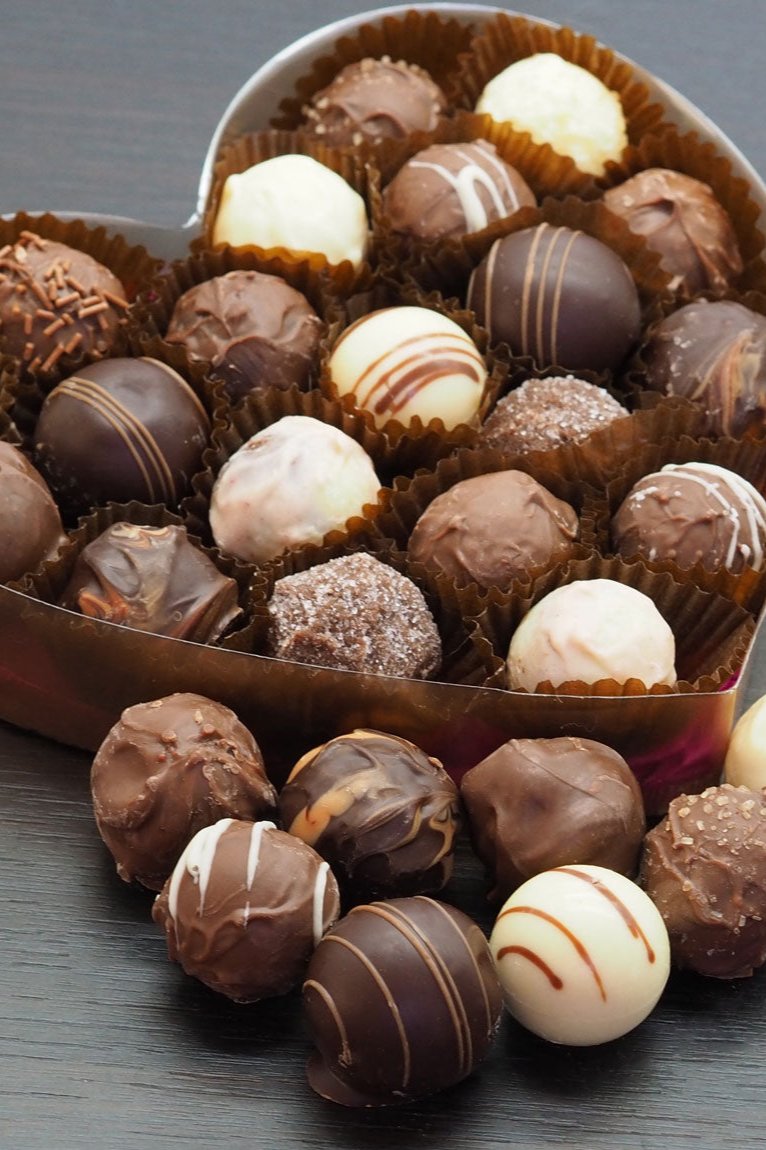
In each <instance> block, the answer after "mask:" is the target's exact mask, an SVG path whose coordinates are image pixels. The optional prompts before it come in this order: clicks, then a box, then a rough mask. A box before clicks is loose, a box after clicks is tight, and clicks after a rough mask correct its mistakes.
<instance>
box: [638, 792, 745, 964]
mask: <svg viewBox="0 0 766 1150" xmlns="http://www.w3.org/2000/svg"><path fill="white" fill-rule="evenodd" d="M641 882H642V884H643V886H644V888H645V889H646V892H647V894H648V895H649V896H650V898H651V899H652V901H653V902H654V903H655V905H656V906H657V908H658V910H659V912H660V914H661V915H662V917H663V919H664V920H665V925H666V926H667V928H668V934H669V935H670V950H671V955H672V958H673V962H674V963H675V965H676V966H678V967H682V968H684V969H687V970H694V971H696V972H697V973H698V974H706V975H710V976H711V977H713V978H743V977H745V976H747V975H749V974H752V973H753V970H755V969H756V967H759V966H761V965H763V963H764V962H766V799H765V798H764V794H763V791H751V790H748V789H747V787H733V786H731V784H729V783H723V784H722V785H721V786H719V787H708V788H707V790H705V791H703V792H702V794H700V795H680V796H679V797H678V798H675V799H673V801H672V802H671V803H670V806H669V808H668V813H667V816H666V818H664V819H663V821H662V822H661V823H659V824H658V825H657V826H656V827H655V828H654V829H653V830H651V831H650V832H649V834H648V835H647V836H646V841H645V847H644V855H643V859H642V863H641Z"/></svg>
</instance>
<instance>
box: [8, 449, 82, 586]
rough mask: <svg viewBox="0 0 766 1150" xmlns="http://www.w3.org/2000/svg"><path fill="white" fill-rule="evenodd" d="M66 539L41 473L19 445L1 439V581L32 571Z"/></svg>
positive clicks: (55, 552)
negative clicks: (15, 445) (14, 445)
mask: <svg viewBox="0 0 766 1150" xmlns="http://www.w3.org/2000/svg"><path fill="white" fill-rule="evenodd" d="M65 542H66V535H65V534H64V529H63V527H62V525H61V516H60V515H59V511H58V508H57V507H56V504H55V503H54V501H53V496H52V495H51V493H50V491H49V489H48V485H47V484H46V482H45V480H44V479H43V477H42V475H41V474H40V472H39V471H38V470H37V469H36V468H35V467H33V466H32V464H31V463H30V462H29V460H28V459H27V457H26V455H24V454H23V453H22V452H21V451H20V450H19V449H18V447H13V446H12V445H11V444H10V443H3V442H0V543H1V544H2V545H1V546H0V583H7V582H9V581H10V580H12V579H20V578H21V576H22V575H24V574H25V573H26V572H27V571H34V569H35V568H36V567H39V566H40V564H41V563H42V562H43V560H45V559H53V558H54V557H55V556H56V554H57V552H58V550H59V548H60V547H61V545H62V544H63V543H65Z"/></svg>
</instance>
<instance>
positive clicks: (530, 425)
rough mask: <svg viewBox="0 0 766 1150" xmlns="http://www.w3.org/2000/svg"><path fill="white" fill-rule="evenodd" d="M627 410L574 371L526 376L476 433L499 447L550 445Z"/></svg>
mask: <svg viewBox="0 0 766 1150" xmlns="http://www.w3.org/2000/svg"><path fill="white" fill-rule="evenodd" d="M627 414H628V412H627V411H626V410H625V408H624V407H622V406H621V404H619V403H618V402H617V400H616V399H614V397H613V396H611V395H610V394H609V392H608V391H605V390H604V388H603V387H597V386H596V384H594V383H588V381H587V380H585V379H577V378H576V377H575V376H571V375H567V376H546V377H545V378H543V379H527V380H525V382H524V383H522V384H521V386H520V387H516V388H514V389H513V391H510V392H509V393H508V394H507V395H504V396H503V397H502V399H500V400H499V401H498V402H497V404H496V406H495V407H494V408H493V410H492V411H491V413H490V415H489V416H488V417H487V419H486V420H485V421H484V423H483V425H482V428H481V430H480V432H479V435H478V444H479V446H482V447H496V448H497V449H498V450H499V451H505V452H510V453H513V452H517V451H518V452H522V453H524V452H527V451H550V450H551V449H552V448H555V447H562V446H564V444H567V443H582V441H583V440H584V439H587V438H588V436H589V435H592V434H593V432H594V431H600V430H601V429H602V428H604V427H607V426H608V425H609V424H610V423H611V422H612V421H613V420H615V419H622V418H623V417H624V416H626V415H627Z"/></svg>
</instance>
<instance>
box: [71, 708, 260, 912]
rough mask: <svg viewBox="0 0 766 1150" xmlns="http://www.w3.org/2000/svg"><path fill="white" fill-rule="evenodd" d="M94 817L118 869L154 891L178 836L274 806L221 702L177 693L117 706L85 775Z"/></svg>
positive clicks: (256, 762) (254, 749)
mask: <svg viewBox="0 0 766 1150" xmlns="http://www.w3.org/2000/svg"><path fill="white" fill-rule="evenodd" d="M90 784H91V792H92V796H93V810H94V813H95V817H96V825H97V826H98V830H99V833H100V835H101V837H102V839H103V840H104V842H105V843H106V845H107V847H108V848H109V850H110V851H111V853H112V855H113V856H114V860H115V862H116V864H117V873H118V874H119V876H120V878H122V879H124V880H125V882H133V881H134V880H136V881H138V882H140V883H142V884H143V885H144V886H145V887H148V888H149V889H150V890H160V889H161V888H162V886H163V884H164V882H165V880H166V879H167V878H168V876H169V875H170V872H171V871H172V870H173V867H174V866H175V864H176V862H177V861H178V858H179V857H180V855H181V852H182V851H183V849H184V847H185V846H186V844H187V843H188V842H189V840H190V839H191V838H192V836H193V835H195V834H196V833H197V831H198V830H200V829H201V828H202V827H206V826H208V825H210V824H211V823H215V822H217V821H218V819H221V818H225V817H229V816H231V817H233V818H239V819H258V818H263V817H264V816H268V815H270V814H272V813H273V811H274V808H275V806H276V798H277V795H276V791H275V790H274V788H273V787H272V785H271V783H270V782H269V780H268V778H267V777H266V772H265V769H264V765H263V757H262V755H261V752H260V749H259V747H258V744H257V743H256V741H255V739H254V738H253V736H252V735H251V733H250V731H249V730H248V729H247V727H245V726H244V725H243V724H242V723H241V722H240V721H239V719H238V718H237V716H236V715H235V714H234V712H233V711H230V710H229V708H228V707H224V706H223V705H222V704H221V703H217V702H215V701H214V700H212V699H207V698H205V697H204V696H202V695H195V694H187V693H179V694H176V695H168V696H166V697H165V698H162V699H154V700H152V702H148V703H138V704H136V705H135V706H133V707H128V708H127V710H125V711H123V712H122V715H121V717H120V719H119V721H118V722H117V723H115V724H114V726H113V727H112V729H111V730H110V731H109V733H108V735H107V736H106V738H105V739H104V741H103V743H102V744H101V746H100V747H99V749H98V751H97V752H96V757H95V758H94V760H93V767H92V769H91V776H90Z"/></svg>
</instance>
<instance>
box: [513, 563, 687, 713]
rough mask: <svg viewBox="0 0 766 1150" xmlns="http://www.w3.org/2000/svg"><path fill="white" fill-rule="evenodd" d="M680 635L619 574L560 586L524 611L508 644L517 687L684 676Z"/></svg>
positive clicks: (647, 681) (649, 683) (671, 681)
mask: <svg viewBox="0 0 766 1150" xmlns="http://www.w3.org/2000/svg"><path fill="white" fill-rule="evenodd" d="M675 647H676V645H675V639H674V636H673V632H672V631H671V629H670V627H669V625H668V624H667V622H666V621H665V619H663V617H662V615H661V614H660V612H659V611H658V610H657V608H656V606H655V605H654V603H653V602H652V600H651V599H650V598H649V596H648V595H644V593H643V592H642V591H637V590H636V589H635V587H629V586H627V585H626V584H624V583H618V582H616V580H613V579H580V580H577V581H576V582H574V583H567V584H565V585H564V586H563V587H557V588H556V590H555V591H551V592H550V594H549V595H546V596H544V598H542V599H540V601H539V602H538V603H536V604H535V605H534V607H532V608H531V610H530V611H529V612H528V613H527V614H526V615H525V616H524V618H523V619H522V621H521V623H520V624H519V626H518V628H517V629H516V631H515V632H514V635H513V637H512V639H511V644H510V647H509V649H508V679H509V686H510V687H511V688H514V689H515V688H519V687H521V688H523V689H524V690H527V691H534V690H535V688H536V687H537V686H538V684H540V683H544V682H546V681H548V682H550V683H552V684H553V686H554V687H558V686H560V685H561V684H562V683H567V682H570V681H571V680H575V679H576V680H578V681H580V682H583V683H597V682H598V681H599V680H600V679H614V680H615V681H616V682H617V683H626V682H627V681H628V679H639V680H640V681H641V682H642V683H643V684H644V685H645V686H646V687H651V686H654V685H656V684H659V683H667V684H669V685H672V684H674V683H675V682H676V670H675V657H676V649H675Z"/></svg>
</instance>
